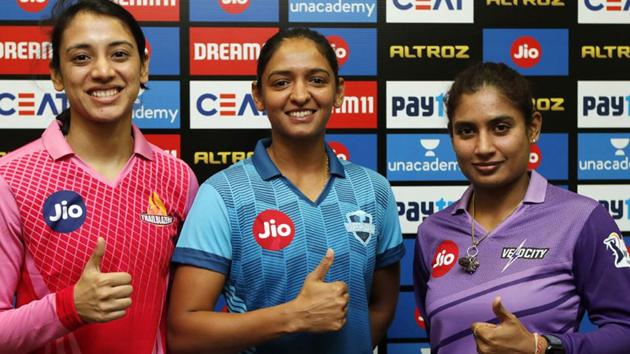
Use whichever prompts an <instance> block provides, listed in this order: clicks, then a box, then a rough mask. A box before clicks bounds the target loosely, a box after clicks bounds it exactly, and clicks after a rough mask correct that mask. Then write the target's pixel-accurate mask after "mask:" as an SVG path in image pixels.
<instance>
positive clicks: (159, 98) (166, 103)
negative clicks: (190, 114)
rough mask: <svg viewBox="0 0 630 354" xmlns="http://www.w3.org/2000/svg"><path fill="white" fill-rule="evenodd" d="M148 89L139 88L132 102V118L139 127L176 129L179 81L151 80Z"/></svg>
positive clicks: (178, 119) (177, 125) (177, 122)
mask: <svg viewBox="0 0 630 354" xmlns="http://www.w3.org/2000/svg"><path fill="white" fill-rule="evenodd" d="M149 85H150V87H151V89H150V90H140V94H139V95H138V98H137V99H136V101H135V102H134V104H133V110H132V118H133V122H134V124H136V125H137V126H138V128H140V129H177V128H179V126H180V124H179V122H180V118H179V117H180V115H179V106H180V102H179V82H177V81H151V83H150V84H149Z"/></svg>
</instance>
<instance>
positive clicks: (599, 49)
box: [582, 45, 630, 59]
mask: <svg viewBox="0 0 630 354" xmlns="http://www.w3.org/2000/svg"><path fill="white" fill-rule="evenodd" d="M582 59H630V45H583V46H582Z"/></svg>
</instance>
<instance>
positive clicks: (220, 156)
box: [193, 151, 254, 165]
mask: <svg viewBox="0 0 630 354" xmlns="http://www.w3.org/2000/svg"><path fill="white" fill-rule="evenodd" d="M252 155H254V152H253V151H195V154H194V157H193V163H194V164H195V165H231V164H235V163H237V162H239V161H241V160H245V159H247V158H250V157H251V156H252Z"/></svg>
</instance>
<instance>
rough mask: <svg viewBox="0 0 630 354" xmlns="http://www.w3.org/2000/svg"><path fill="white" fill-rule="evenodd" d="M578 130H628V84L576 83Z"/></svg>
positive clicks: (629, 95) (615, 82)
mask: <svg viewBox="0 0 630 354" xmlns="http://www.w3.org/2000/svg"><path fill="white" fill-rule="evenodd" d="M578 127H579V128H630V82H628V81H578Z"/></svg>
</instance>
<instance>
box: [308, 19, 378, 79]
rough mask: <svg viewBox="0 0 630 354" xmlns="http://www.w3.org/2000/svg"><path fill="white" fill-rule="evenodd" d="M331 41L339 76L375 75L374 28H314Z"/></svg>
mask: <svg viewBox="0 0 630 354" xmlns="http://www.w3.org/2000/svg"><path fill="white" fill-rule="evenodd" d="M314 30H316V31H318V32H320V33H321V34H323V35H324V36H325V37H326V38H328V39H329V40H330V41H331V45H332V47H333V48H334V49H335V53H336V54H337V59H338V60H339V62H340V63H339V75H342V76H343V75H346V76H347V75H376V29H375V28H358V29H357V28H314Z"/></svg>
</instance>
